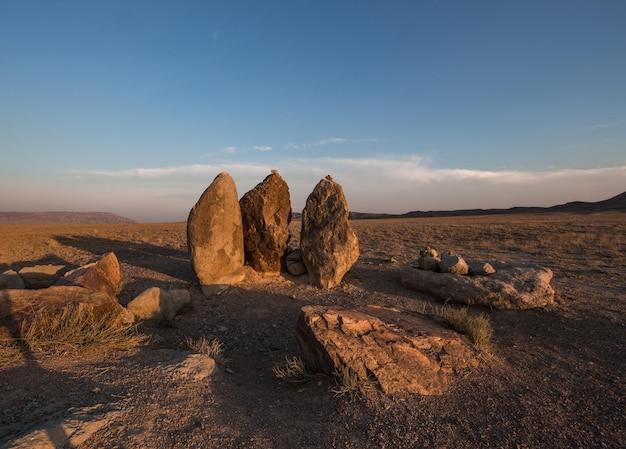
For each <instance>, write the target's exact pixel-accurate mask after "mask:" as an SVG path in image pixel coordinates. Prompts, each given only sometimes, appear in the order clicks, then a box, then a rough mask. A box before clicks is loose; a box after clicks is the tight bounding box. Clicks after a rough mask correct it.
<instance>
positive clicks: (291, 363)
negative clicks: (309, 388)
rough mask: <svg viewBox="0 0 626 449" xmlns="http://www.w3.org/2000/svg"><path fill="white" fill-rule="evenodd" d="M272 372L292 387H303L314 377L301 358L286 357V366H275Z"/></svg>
mask: <svg viewBox="0 0 626 449" xmlns="http://www.w3.org/2000/svg"><path fill="white" fill-rule="evenodd" d="M272 371H274V375H275V376H276V377H277V378H278V379H280V380H281V381H283V382H285V383H287V384H290V385H301V384H304V383H307V382H309V381H311V380H312V379H313V377H314V376H313V374H312V373H311V372H310V371H309V370H308V369H307V367H306V365H305V363H304V362H303V361H302V359H300V358H299V357H294V358H292V359H289V358H286V357H285V365H283V366H280V365H275V366H274V368H272Z"/></svg>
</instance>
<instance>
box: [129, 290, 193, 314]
mask: <svg viewBox="0 0 626 449" xmlns="http://www.w3.org/2000/svg"><path fill="white" fill-rule="evenodd" d="M190 303H191V295H190V294H189V292H188V291H187V290H170V291H166V290H163V289H161V288H159V287H152V288H149V289H147V290H145V291H144V292H143V293H141V294H140V295H139V296H137V297H136V298H135V299H133V300H132V301H131V302H129V303H128V306H127V308H128V310H129V311H130V312H131V313H132V314H133V315H134V316H135V318H137V319H138V320H155V321H161V320H166V321H172V320H173V319H174V317H176V315H177V314H178V313H179V312H180V311H181V310H182V309H183V308H184V307H185V306H186V305H187V304H190Z"/></svg>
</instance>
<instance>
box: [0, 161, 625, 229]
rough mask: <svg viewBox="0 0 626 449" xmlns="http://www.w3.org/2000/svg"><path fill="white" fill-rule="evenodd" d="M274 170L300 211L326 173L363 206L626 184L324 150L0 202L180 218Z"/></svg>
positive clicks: (533, 200)
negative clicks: (211, 194) (203, 200)
mask: <svg viewBox="0 0 626 449" xmlns="http://www.w3.org/2000/svg"><path fill="white" fill-rule="evenodd" d="M274 168H276V169H278V170H279V171H280V174H281V175H282V177H283V178H284V179H285V181H287V184H288V185H289V190H290V194H291V201H292V207H293V210H294V211H301V210H302V208H303V207H304V205H305V203H306V198H307V196H308V195H309V194H310V193H311V191H312V190H313V188H314V186H315V185H316V184H317V183H318V182H319V181H320V180H321V179H322V178H324V177H325V176H326V175H329V174H330V175H332V176H333V178H334V179H335V180H336V181H337V182H338V183H340V184H341V185H342V186H343V188H344V192H345V194H346V198H347V200H348V203H349V205H350V209H351V210H354V211H361V212H387V213H404V212H408V211H411V210H451V209H474V208H508V207H513V206H552V205H555V204H561V203H565V202H568V201H577V200H579V201H599V200H603V199H607V198H609V197H611V196H614V195H616V194H618V193H621V192H623V191H624V190H626V166H619V167H604V168H589V169H567V168H565V169H550V170H542V171H523V170H502V171H498V170H473V169H461V168H459V169H451V168H436V167H432V166H431V162H430V160H429V159H428V158H426V157H421V156H414V157H399V156H397V157H396V156H385V157H380V158H375V157H371V158H328V157H327V158H285V159H281V160H280V161H277V160H274V161H272V162H268V163H267V164H266V163H240V162H229V163H220V164H192V165H178V166H171V167H153V168H149V167H139V168H131V169H124V170H87V171H84V170H83V171H81V170H73V171H69V172H65V173H64V176H57V177H54V178H48V179H47V180H44V179H41V180H39V181H38V184H36V185H34V184H33V183H32V182H31V181H28V182H26V181H25V182H24V183H23V184H20V183H19V182H17V181H16V180H11V181H10V185H9V181H8V180H4V181H5V184H6V185H5V186H3V180H0V187H4V188H3V189H0V204H3V207H4V208H5V209H6V210H11V209H14V210H24V208H25V207H27V208H29V209H31V210H34V209H36V208H41V207H44V206H45V207H47V208H48V209H54V208H57V209H58V208H62V209H66V210H71V209H73V210H94V207H95V208H97V209H99V210H106V211H112V212H114V213H119V214H121V215H125V216H128V217H130V218H133V219H136V220H139V221H148V220H150V221H159V220H184V219H186V217H187V214H188V213H189V209H190V208H191V207H192V206H193V204H194V203H195V201H196V200H197V199H198V197H199V196H200V194H201V193H202V192H203V191H204V189H205V188H206V187H207V186H208V185H209V184H210V183H211V181H212V180H213V179H214V178H215V176H217V175H218V174H219V173H221V172H228V173H230V175H231V176H232V177H233V179H234V180H235V182H236V185H237V191H238V193H239V194H240V196H241V195H243V194H244V193H245V192H247V191H248V190H250V189H252V188H253V187H254V186H255V185H257V184H258V183H259V182H260V181H262V180H263V179H264V178H265V177H266V176H267V175H269V174H270V172H271V170H272V169H274ZM2 192H4V193H2ZM8 192H11V193H10V194H9V193H8ZM16 192H18V194H16Z"/></svg>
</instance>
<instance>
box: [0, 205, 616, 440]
mask: <svg viewBox="0 0 626 449" xmlns="http://www.w3.org/2000/svg"><path fill="white" fill-rule="evenodd" d="M351 224H352V227H353V229H354V230H355V232H356V234H357V236H358V238H359V244H360V250H361V256H360V258H359V260H358V261H357V263H356V264H355V265H354V266H353V268H352V270H351V271H350V272H349V273H348V274H347V275H346V277H345V278H344V280H343V282H342V284H341V285H340V286H339V287H337V288H335V289H331V290H319V289H317V288H314V287H312V286H310V285H308V283H307V278H306V276H303V277H302V276H301V277H294V276H291V275H289V274H284V275H282V276H280V277H261V276H259V275H255V274H254V273H253V272H250V271H249V272H248V277H247V278H246V280H245V281H244V282H242V283H241V284H239V285H237V286H235V287H232V288H231V289H229V290H228V291H226V292H224V293H223V294H221V295H219V296H215V297H206V298H205V297H203V296H202V295H201V293H200V290H199V286H198V285H197V281H196V280H195V276H194V273H193V271H192V269H191V266H190V263H189V257H188V254H187V246H186V232H185V230H186V225H185V223H168V224H108V225H2V226H0V271H4V270H8V269H19V268H21V267H24V266H30V265H35V264H42V263H54V264H66V265H68V266H72V267H75V266H79V265H81V264H83V263H86V262H88V261H89V260H90V259H92V258H93V257H94V256H97V255H100V254H103V253H106V252H109V251H113V252H115V254H116V255H117V257H118V259H119V260H120V263H121V266H122V272H123V273H124V275H125V276H126V278H127V283H126V285H125V288H124V290H123V291H122V292H121V294H120V296H119V300H120V302H121V303H122V304H126V303H128V301H130V300H131V299H133V298H134V297H135V296H136V295H138V294H139V293H141V292H142V291H143V290H144V289H146V288H148V287H152V286H158V287H164V288H167V289H174V288H176V289H178V288H184V289H189V290H190V291H191V294H192V307H191V308H189V309H188V310H186V311H185V313H183V314H182V315H180V316H178V317H177V318H176V320H175V321H174V322H173V323H169V324H160V325H156V324H140V325H139V327H138V331H139V332H140V333H143V334H146V335H149V336H150V337H151V343H150V344H149V345H147V346H145V347H140V348H136V349H133V350H130V351H125V352H113V353H101V352H97V351H96V352H89V353H78V352H75V351H71V350H69V351H65V352H63V353H60V354H51V353H37V352H35V353H32V352H28V351H26V350H23V351H22V353H21V354H19V356H18V357H17V359H16V360H14V361H12V362H7V363H5V364H4V365H3V366H2V367H1V368H0V392H1V399H0V404H1V405H2V406H1V407H0V409H1V414H0V447H11V446H12V445H14V443H15V441H18V440H19V438H22V441H25V440H24V438H27V437H28V435H31V436H33V438H34V436H36V437H37V438H38V440H37V441H38V442H39V443H41V444H43V443H45V442H46V441H47V442H49V443H50V444H51V446H50V447H54V445H59V444H65V441H67V438H68V436H69V435H71V434H73V435H74V439H73V440H72V443H73V444H77V445H78V447H81V448H146V447H150V448H176V447H180V448H204V447H206V448H242V447H246V448H296V447H298V448H421V447H432V448H475V447H494V448H504V447H506V448H539V447H541V448H546V447H551V448H562V447H580V448H592V447H608V448H618V447H625V446H626V280H625V279H626V278H625V276H624V273H626V215H625V214H623V213H601V214H585V215H583V214H569V213H568V214H564V213H553V214H536V215H492V216H474V217H450V218H445V217H441V218H412V219H384V220H353V221H352V222H351ZM299 227H300V222H299V221H294V222H292V224H291V229H292V233H293V238H292V244H297V241H298V234H299ZM426 246H431V247H433V248H436V249H438V250H441V251H455V252H457V253H459V254H461V255H463V256H465V257H467V258H471V259H483V260H491V259H500V260H510V261H517V262H532V263H537V264H540V265H543V266H546V267H548V268H551V269H552V270H553V271H554V278H553V280H552V285H553V287H554V288H555V290H556V302H555V304H554V305H551V306H549V307H547V308H542V309H534V310H526V311H514V310H487V309H475V310H474V309H471V310H470V312H471V313H485V314H486V315H488V317H489V319H490V321H491V324H492V326H493V329H494V335H493V341H492V343H491V346H490V348H489V349H488V350H487V351H486V352H485V353H484V357H483V362H482V363H481V365H480V366H479V367H478V368H477V369H474V370H473V371H472V372H470V373H469V374H468V375H467V376H466V377H464V378H462V379H459V380H458V381H457V382H456V383H455V384H454V385H453V386H452V388H451V390H450V391H448V392H447V393H446V394H444V395H442V396H417V395H416V396H393V397H390V396H383V395H382V394H373V395H371V396H370V397H368V398H367V399H365V400H358V401H350V400H349V399H348V398H346V397H336V396H335V395H334V394H333V392H332V391H331V388H332V387H333V386H334V385H335V381H334V379H331V378H317V379H315V380H313V381H312V382H310V383H307V384H303V385H299V386H295V387H294V386H289V385H286V384H284V383H281V382H280V381H279V380H278V379H277V378H276V377H275V376H274V374H273V371H272V368H273V367H274V366H275V365H277V364H281V363H283V362H284V360H285V358H286V357H288V358H292V357H294V356H298V355H299V349H298V346H297V343H296V340H295V325H296V319H297V317H298V314H299V311H300V309H301V307H302V306H304V305H308V304H338V305H343V306H346V307H351V306H363V305H367V304H376V305H383V306H393V307H398V308H403V309H408V310H414V311H425V310H426V311H428V310H430V309H432V308H435V307H440V306H441V303H438V302H435V301H433V300H432V299H431V298H429V297H428V296H426V295H422V294H419V293H416V292H413V291H410V290H406V289H404V288H403V287H402V286H401V284H400V275H399V272H400V270H401V268H402V267H403V266H405V265H406V264H408V263H410V262H411V261H413V260H414V259H416V258H417V257H418V256H419V250H420V248H423V247H426ZM201 336H205V337H206V338H208V339H213V338H216V339H218V340H219V341H220V342H222V343H223V345H224V353H225V356H226V358H228V359H229V360H228V362H227V364H226V365H221V366H219V367H218V369H217V370H216V372H215V373H214V374H213V375H212V377H211V378H210V379H209V380H204V381H201V382H191V381H189V380H185V379H179V378H173V377H172V376H171V374H170V373H169V372H168V371H167V370H166V369H164V367H163V354H171V353H172V352H173V351H174V352H181V353H183V352H184V351H186V350H187V349H186V346H185V340H186V339H187V338H198V337H201ZM77 429H78V431H77ZM80 435H82V437H80ZM25 436H26V437H25ZM33 441H34V440H33ZM42 442H43V443H42Z"/></svg>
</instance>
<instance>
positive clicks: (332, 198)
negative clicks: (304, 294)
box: [300, 176, 359, 288]
mask: <svg viewBox="0 0 626 449" xmlns="http://www.w3.org/2000/svg"><path fill="white" fill-rule="evenodd" d="M300 248H301V249H302V259H303V262H304V265H305V266H306V269H307V271H308V272H309V279H310V281H311V283H312V284H313V285H315V286H317V287H320V288H332V287H335V286H337V285H339V283H340V282H341V280H342V279H343V276H344V275H345V274H346V273H347V272H348V270H350V268H351V267H352V265H353V264H354V263H355V262H356V261H357V259H358V258H359V241H358V239H357V237H356V234H355V233H354V231H353V230H352V228H351V227H350V223H349V221H348V203H347V201H346V198H345V196H344V194H343V189H342V188H341V185H339V184H338V183H337V182H335V181H333V179H332V178H331V177H330V176H327V177H326V178H325V179H322V180H321V181H320V182H319V183H318V184H317V186H315V189H313V192H312V193H311V194H310V195H309V197H308V198H307V201H306V206H305V207H304V210H303V211H302V231H301V233H300Z"/></svg>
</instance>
